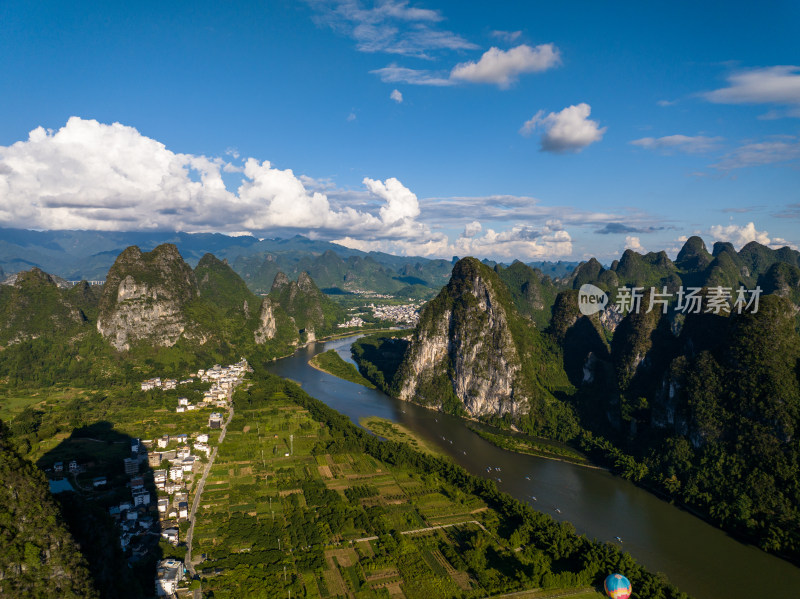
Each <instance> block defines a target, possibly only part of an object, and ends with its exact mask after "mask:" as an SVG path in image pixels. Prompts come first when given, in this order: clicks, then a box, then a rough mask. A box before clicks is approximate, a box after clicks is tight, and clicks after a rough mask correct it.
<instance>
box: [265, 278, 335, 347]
mask: <svg viewBox="0 0 800 599" xmlns="http://www.w3.org/2000/svg"><path fill="white" fill-rule="evenodd" d="M269 297H270V299H272V300H274V301H275V302H276V303H277V304H278V305H280V306H281V308H283V310H285V311H286V313H287V314H288V315H289V317H290V318H292V320H293V322H294V323H295V328H296V329H297V330H298V331H302V332H303V333H302V334H301V339H300V340H301V341H306V340H308V339H310V338H311V334H312V333H313V335H314V336H317V337H321V336H324V335H328V334H330V333H333V332H335V326H336V323H337V322H340V321H342V320H344V315H345V312H344V310H343V309H342V307H341V306H339V305H338V304H336V303H335V302H333V301H332V300H330V299H328V298H327V297H326V296H325V295H324V294H323V293H322V292H321V291H320V290H319V288H318V287H317V285H316V284H315V283H314V281H313V280H312V279H311V277H310V276H309V275H308V273H306V272H301V273H300V276H299V278H298V279H297V282H295V281H291V280H289V278H288V277H287V276H286V275H285V274H283V273H281V272H279V273H278V274H277V275H276V276H275V281H274V282H273V284H272V289H271V291H270V292H269Z"/></svg>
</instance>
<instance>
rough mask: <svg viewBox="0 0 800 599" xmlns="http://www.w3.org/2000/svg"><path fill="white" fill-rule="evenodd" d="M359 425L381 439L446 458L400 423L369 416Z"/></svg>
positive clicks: (362, 419) (361, 420)
mask: <svg viewBox="0 0 800 599" xmlns="http://www.w3.org/2000/svg"><path fill="white" fill-rule="evenodd" d="M358 423H359V424H360V425H361V426H363V427H364V428H365V429H367V430H368V431H370V432H372V433H375V434H376V435H378V436H379V437H383V438H384V439H386V440H388V441H395V442H397V443H407V444H408V445H410V446H411V447H412V448H414V449H416V450H417V451H421V452H423V453H430V454H435V455H438V456H440V457H444V456H443V455H442V454H441V452H440V451H439V450H438V449H436V447H435V446H433V445H431V444H430V443H428V442H427V441H425V440H424V439H423V438H421V437H420V436H419V435H417V434H415V433H414V432H413V431H412V430H411V429H409V428H408V427H405V426H403V425H402V424H400V423H398V422H392V421H391V420H387V419H386V418H380V417H379V416H368V417H366V418H360V419H359V420H358ZM445 459H446V458H445Z"/></svg>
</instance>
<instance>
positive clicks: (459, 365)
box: [398, 258, 529, 416]
mask: <svg viewBox="0 0 800 599" xmlns="http://www.w3.org/2000/svg"><path fill="white" fill-rule="evenodd" d="M501 289H502V291H503V292H504V293H505V295H507V294H508V291H507V290H506V289H505V288H504V287H503V284H502V282H501V281H500V280H499V278H498V277H497V275H496V274H495V273H493V272H492V271H491V270H490V269H489V268H487V267H486V266H484V265H482V264H481V263H480V262H478V261H477V260H475V259H474V258H465V259H463V260H461V261H459V262H458V263H457V264H456V266H455V268H454V269H453V276H452V278H451V280H450V283H449V284H448V285H447V287H445V289H444V290H442V292H441V293H440V294H439V296H437V298H436V299H434V300H433V301H432V302H430V303H429V304H428V305H427V306H426V307H425V308H424V309H423V312H422V314H421V315H420V324H419V325H418V327H417V329H416V330H415V333H414V336H413V338H412V341H411V344H410V345H409V348H408V350H407V352H406V355H405V357H404V359H403V363H402V364H401V366H400V370H399V378H398V397H400V399H404V400H414V401H417V402H420V403H423V404H426V405H429V406H431V407H435V408H438V409H445V410H446V409H448V405H447V403H448V401H452V400H454V399H455V400H457V401H458V402H459V403H460V405H461V407H463V410H465V411H466V412H467V413H468V414H470V415H472V416H480V415H486V414H496V415H503V414H506V413H510V414H511V415H512V416H518V415H520V414H523V413H525V412H527V411H528V409H529V403H528V400H529V397H528V393H527V389H526V385H525V383H524V381H523V380H522V375H521V370H522V361H521V359H520V356H519V353H518V350H517V346H516V344H515V342H514V338H513V336H512V333H511V330H510V328H509V314H508V310H509V309H511V310H513V306H511V305H510V301H509V299H508V298H507V297H501V295H502V293H501ZM517 318H520V317H518V316H517Z"/></svg>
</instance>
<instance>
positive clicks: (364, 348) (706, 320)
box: [353, 238, 800, 562]
mask: <svg viewBox="0 0 800 599" xmlns="http://www.w3.org/2000/svg"><path fill="white" fill-rule="evenodd" d="M798 256H800V254H798V253H797V252H794V251H793V250H788V249H785V250H777V251H776V250H770V249H769V248H765V247H763V246H759V245H758V244H748V245H747V246H745V247H744V248H742V250H741V251H740V252H738V253H737V252H735V251H734V250H733V248H732V246H730V244H715V246H714V251H713V254H712V253H709V252H708V251H707V250H706V249H705V246H704V244H703V243H702V240H700V239H699V238H692V239H690V240H689V241H687V243H686V245H685V247H684V249H683V250H682V251H681V253H680V254H679V256H678V259H677V260H676V261H675V263H673V262H671V261H670V260H669V259H668V258H666V255H665V254H663V252H662V253H651V254H647V255H645V256H641V255H639V254H636V253H635V252H630V251H628V252H626V253H625V254H624V255H623V256H622V258H621V260H620V261H614V263H613V264H612V265H611V267H610V268H608V269H605V268H604V267H602V265H600V264H599V262H597V261H596V260H590V261H588V262H586V263H584V264H582V265H581V266H580V267H579V268H578V269H576V271H575V275H574V278H573V282H572V284H573V286H575V287H579V286H580V285H581V284H583V283H593V284H596V285H598V286H600V287H602V288H606V289H608V288H611V287H614V286H616V285H618V284H619V285H622V284H628V285H639V286H647V285H656V286H661V285H665V286H667V287H668V289H670V290H673V291H674V290H675V289H676V288H677V285H680V284H683V285H703V284H707V283H709V282H712V283H714V284H721V285H728V286H737V287H738V285H740V284H741V285H744V286H745V287H746V288H753V287H755V284H756V282H757V281H758V282H759V284H763V287H762V289H764V290H765V291H769V292H771V293H772V295H762V297H761V304H760V307H759V311H758V313H756V314H742V315H738V314H734V315H730V316H728V315H727V314H722V315H716V314H705V313H703V314H689V315H685V316H684V315H679V316H676V315H675V314H673V313H672V312H673V311H671V310H670V311H669V312H668V314H666V315H662V314H661V312H660V310H653V311H652V312H650V313H647V312H646V308H647V302H646V301H645V302H644V303H643V308H642V310H641V311H640V313H638V314H635V313H634V314H629V315H627V316H626V317H625V318H624V319H622V321H621V322H620V323H619V324H618V325H616V326H613V325H609V323H608V322H607V321H606V322H601V320H600V319H599V318H598V317H597V316H593V317H592V318H587V317H580V314H579V313H578V310H577V292H576V291H574V290H569V291H566V292H561V293H560V294H559V295H558V296H557V298H556V299H555V301H554V303H553V308H552V319H551V321H550V325H549V327H548V328H547V329H546V331H544V332H539V331H536V330H534V329H532V327H530V326H526V325H525V319H523V318H520V317H519V316H517V315H516V310H515V309H514V308H520V306H521V307H522V309H527V308H526V304H525V303H524V301H523V300H525V297H524V295H523V294H521V293H520V291H521V289H522V287H523V286H524V285H525V284H526V283H528V284H530V283H533V282H535V281H536V279H534V278H532V277H533V275H531V272H529V270H527V267H523V266H521V265H514V266H512V267H511V268H508V269H501V268H497V269H496V271H497V275H499V277H500V278H501V279H503V280H504V281H507V282H508V283H509V284H510V285H511V289H508V288H507V287H506V285H503V284H502V283H499V282H498V281H497V280H496V278H492V275H494V274H495V273H491V274H487V272H486V271H487V270H488V269H487V268H486V267H485V266H484V265H481V264H480V263H478V262H477V261H475V260H470V261H461V262H460V263H459V265H457V267H456V268H455V269H454V280H452V281H451V283H450V284H449V285H448V287H447V288H446V289H445V290H443V292H442V293H441V294H440V295H439V296H438V297H437V298H436V299H435V300H433V301H432V302H430V303H429V304H428V306H427V307H426V309H425V310H424V311H423V313H422V315H421V319H420V325H419V327H418V329H417V332H415V336H414V338H413V339H414V341H412V343H418V342H419V340H420V339H421V338H422V337H423V336H426V335H427V336H428V337H431V336H434V335H441V334H443V333H444V334H447V335H449V336H450V338H451V339H456V338H463V336H464V334H465V333H464V331H467V332H468V331H469V330H471V329H470V327H478V328H480V322H481V318H482V317H483V316H482V315H481V314H480V313H479V311H477V310H476V309H475V301H473V300H474V299H475V298H474V297H473V299H470V298H469V297H465V295H468V294H464V293H461V292H460V291H459V290H460V289H461V287H460V286H463V285H465V281H469V280H472V279H474V278H475V277H477V276H480V277H481V278H483V279H485V280H487V281H489V282H490V286H491V288H492V289H493V291H494V292H495V294H496V296H497V301H499V302H500V303H501V304H502V305H503V306H504V307H505V309H506V313H507V314H509V317H508V328H509V330H510V331H511V333H512V339H513V341H514V348H515V349H516V353H517V355H520V356H524V357H525V358H527V359H523V360H521V366H522V370H521V372H522V374H523V375H524V379H523V380H524V381H525V383H526V385H527V386H523V387H521V389H523V390H525V391H528V390H534V391H535V392H534V393H532V397H533V401H532V402H531V404H530V405H531V409H530V412H529V414H528V415H526V416H522V417H517V418H516V419H513V418H511V417H510V416H509V415H505V416H504V417H503V418H498V417H496V416H494V417H492V416H484V417H483V418H482V420H483V421H484V423H486V424H490V425H493V426H496V427H500V428H502V429H506V430H507V429H508V428H510V426H511V425H512V424H515V425H516V426H517V427H518V428H520V429H522V430H523V431H524V432H525V433H527V434H528V435H532V436H534V437H538V438H546V439H554V440H558V441H561V442H564V443H567V444H568V445H569V446H570V447H572V448H574V449H575V450H577V451H580V452H583V453H584V454H586V455H587V456H588V457H589V458H591V459H592V461H593V462H595V463H597V464H599V465H602V466H605V467H608V468H609V469H610V470H612V471H613V472H615V473H617V474H619V475H621V476H623V477H625V478H627V479H629V480H632V481H634V482H636V483H638V484H640V485H643V486H645V487H646V488H649V489H651V490H653V491H655V492H657V493H659V494H660V495H662V496H667V497H668V498H670V499H672V500H674V501H676V502H679V503H682V504H684V505H687V506H689V507H691V508H692V510H693V511H694V512H695V513H698V514H700V515H702V516H703V517H705V518H707V519H708V520H710V521H711V522H713V523H715V524H717V525H719V526H720V527H722V528H724V529H725V530H727V531H729V532H732V533H734V534H736V535H738V536H740V537H743V538H746V539H747V540H750V541H752V542H754V543H756V544H758V545H759V546H760V547H761V548H763V549H765V550H768V551H773V552H776V553H779V554H781V555H784V556H787V557H789V558H790V559H792V560H793V561H795V562H800V510H798V507H797V506H798V505H800V494H799V493H800V491H798V487H797V485H796V481H797V480H798V478H800V471H798V463H800V453H799V451H800V450H798V447H797V444H796V442H794V439H795V438H796V431H797V430H799V429H800V367H799V366H798V364H800V336H799V335H798V333H797V329H796V326H797V323H798V317H797V307H796V306H797V304H796V301H797V299H796V298H797V297H800V283H798V281H800V269H798V266H797V261H798ZM526 277H527V278H526ZM779 296H782V297H779ZM493 301H494V300H493ZM512 304H513V307H510V306H512ZM445 313H452V317H450V318H451V320H450V321H449V322H450V324H448V325H446V326H445V328H443V329H436V327H437V326H440V325H438V324H437V323H438V320H437V319H439V318H440V317H441V315H442V314H445ZM459 319H461V320H465V321H467V324H466V325H462V324H460V323H459ZM447 327H449V328H447ZM612 332H613V334H612ZM490 341H491V343H488V345H489V348H488V351H493V352H505V351H506V350H507V348H506V346H505V345H503V343H500V342H498V340H496V339H492V340H490ZM407 347H408V346H407V344H405V343H402V344H401V343H399V342H397V341H394V340H391V339H389V338H386V337H379V336H376V337H372V338H366V339H363V340H361V341H359V342H358V343H356V344H354V346H353V355H354V357H355V358H356V361H357V363H358V364H359V369H360V371H361V373H362V374H363V375H364V376H365V377H367V378H369V379H370V380H372V381H373V382H375V383H376V385H377V386H378V387H380V388H381V389H383V390H385V391H386V392H387V393H390V394H395V395H396V394H397V393H398V390H399V383H400V381H401V380H405V379H408V378H409V377H413V376H415V375H417V374H418V373H414V372H412V371H411V370H409V371H406V372H404V371H403V368H404V367H403V366H398V364H402V360H403V359H404V358H403V357H404V356H407V355H408V349H407ZM453 347H456V346H453ZM453 347H451V348H450V349H449V350H448V351H449V352H450V354H451V355H450V357H449V359H450V360H451V362H452V361H456V360H458V359H460V356H457V355H454V352H456V351H457V350H456V349H453ZM470 347H471V346H470ZM406 359H407V358H406ZM488 359H489V358H488V357H486V358H482V357H480V356H479V359H478V360H477V361H476V363H477V364H480V363H481V361H483V362H485V361H486V360H488ZM462 367H463V366H462ZM559 371H560V372H559ZM397 373H401V374H397ZM561 373H565V374H566V375H567V376H568V377H569V380H571V381H572V382H573V384H574V385H575V386H576V387H577V388H578V390H577V392H575V391H571V390H570V389H569V387H568V386H566V385H563V384H562V382H563V378H562V377H563V374H561ZM473 374H475V373H473ZM454 377H455V370H454V368H453V366H452V364H451V363H450V362H448V364H444V365H442V367H440V368H437V369H436V370H435V372H434V374H433V375H432V376H431V377H430V379H429V380H427V381H426V382H425V385H423V386H422V387H420V390H419V396H418V398H417V400H418V401H420V402H422V403H430V402H431V401H432V399H431V398H435V401H436V402H438V404H434V405H440V406H441V407H442V409H444V410H446V411H450V412H453V413H459V412H460V411H461V410H463V405H464V404H463V403H462V401H461V400H459V399H458V398H456V397H455V393H454V382H453V381H454V380H455V379H454ZM483 436H484V437H485V438H487V439H489V440H490V441H492V442H493V443H495V444H498V445H500V446H502V447H505V448H508V449H512V450H517V451H523V452H532V453H537V452H540V451H542V450H543V449H544V448H542V447H541V446H540V444H539V443H536V442H531V441H524V442H523V441H520V440H519V439H518V438H517V436H509V435H506V434H505V433H503V434H499V433H487V432H486V431H484V432H483ZM545 451H547V450H546V449H545Z"/></svg>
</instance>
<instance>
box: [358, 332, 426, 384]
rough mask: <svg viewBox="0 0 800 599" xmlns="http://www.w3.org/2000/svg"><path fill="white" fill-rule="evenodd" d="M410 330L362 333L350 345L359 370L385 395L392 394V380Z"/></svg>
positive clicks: (406, 346) (404, 350)
mask: <svg viewBox="0 0 800 599" xmlns="http://www.w3.org/2000/svg"><path fill="white" fill-rule="evenodd" d="M410 334H411V332H410V331H395V332H392V333H387V332H381V333H373V334H371V335H364V336H363V337H361V338H360V339H358V340H356V341H355V342H354V343H353V345H351V346H350V347H351V352H352V354H353V359H354V360H355V362H356V364H358V370H359V372H360V373H361V374H362V375H363V376H364V378H366V379H367V380H369V381H371V382H372V383H374V384H375V386H376V387H377V388H378V389H380V390H381V391H383V392H384V393H386V394H387V395H392V394H394V391H393V387H392V382H393V381H394V379H395V374H396V373H397V369H398V368H399V367H400V363H401V362H402V360H403V356H404V355H405V352H406V349H407V348H408V340H407V339H405V337H407V336H408V335H410Z"/></svg>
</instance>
